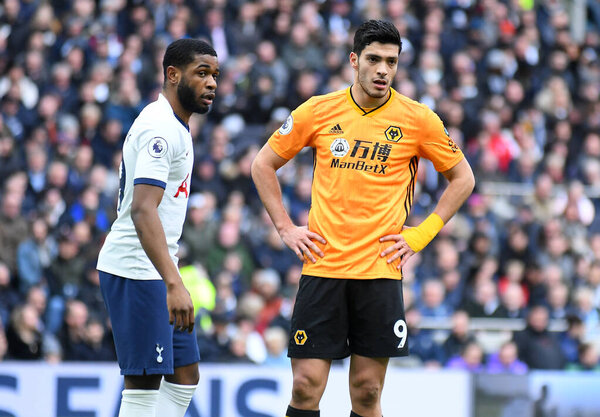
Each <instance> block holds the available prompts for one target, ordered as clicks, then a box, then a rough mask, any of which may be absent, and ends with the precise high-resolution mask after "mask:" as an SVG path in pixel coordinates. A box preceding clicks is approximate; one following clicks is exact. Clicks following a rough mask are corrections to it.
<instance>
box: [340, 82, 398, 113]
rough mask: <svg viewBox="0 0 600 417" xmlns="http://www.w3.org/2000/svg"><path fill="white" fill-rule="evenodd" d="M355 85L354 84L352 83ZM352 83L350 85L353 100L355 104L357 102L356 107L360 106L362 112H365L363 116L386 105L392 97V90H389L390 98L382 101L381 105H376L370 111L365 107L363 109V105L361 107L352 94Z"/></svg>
mask: <svg viewBox="0 0 600 417" xmlns="http://www.w3.org/2000/svg"><path fill="white" fill-rule="evenodd" d="M352 85H354V84H352ZM352 85H351V86H350V97H351V98H352V101H353V102H354V104H356V107H358V108H359V109H360V110H361V111H362V112H363V116H366V115H367V114H369V113H373V112H374V111H375V110H377V109H379V108H380V107H383V106H385V104H386V103H387V102H388V101H390V98H392V90H390V91H389V94H388V98H387V100H386V101H384V102H383V103H381V104H380V105H379V106H377V107H375V108H374V109H371V110H369V111H366V110H365V109H363V108H362V107H360V104H358V103H357V102H356V100H354V95H353V94H352Z"/></svg>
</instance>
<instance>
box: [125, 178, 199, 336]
mask: <svg viewBox="0 0 600 417" xmlns="http://www.w3.org/2000/svg"><path fill="white" fill-rule="evenodd" d="M163 194H164V190H163V189H162V188H160V187H156V186H154V185H147V184H138V185H136V186H135V187H134V189H133V202H132V205H131V219H132V220H133V224H134V225H135V230H136V232H137V235H138V238H139V239H140V243H141V244H142V248H143V249H144V251H145V252H146V255H148V258H149V259H150V261H151V262H152V264H153V265H154V267H155V268H156V270H157V271H158V273H159V274H160V276H161V277H162V279H163V281H164V282H165V285H166V287H167V308H168V309H169V322H170V323H171V324H175V328H176V329H181V330H184V329H185V330H187V331H188V332H190V333H191V332H192V330H193V329H194V305H193V303H192V298H191V297H190V294H189V292H188V291H187V289H186V288H185V286H184V285H183V282H182V281H181V276H180V275H179V271H178V270H177V267H176V266H175V264H174V263H173V260H172V259H171V256H170V255H169V249H168V247H167V239H166V237H165V232H164V230H163V227H162V223H161V222H160V218H159V216H158V205H159V204H160V201H161V200H162V197H163Z"/></svg>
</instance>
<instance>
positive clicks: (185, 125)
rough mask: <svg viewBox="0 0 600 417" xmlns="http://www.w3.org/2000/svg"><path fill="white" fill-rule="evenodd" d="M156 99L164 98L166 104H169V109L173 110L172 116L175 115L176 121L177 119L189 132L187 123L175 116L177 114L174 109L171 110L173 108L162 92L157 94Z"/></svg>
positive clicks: (161, 99)
mask: <svg viewBox="0 0 600 417" xmlns="http://www.w3.org/2000/svg"><path fill="white" fill-rule="evenodd" d="M158 99H159V100H160V101H163V100H164V102H165V104H166V105H167V106H169V108H170V109H171V111H172V112H173V116H175V118H176V119H177V121H179V123H181V124H182V125H183V127H185V130H187V131H188V132H189V131H190V127H189V126H188V125H187V123H186V122H184V121H183V120H181V118H180V117H179V116H177V114H176V113H175V111H174V110H173V108H172V107H171V103H169V100H167V98H166V97H165V96H164V95H163V94H162V93H159V94H158Z"/></svg>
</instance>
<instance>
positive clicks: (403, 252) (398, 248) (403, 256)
mask: <svg viewBox="0 0 600 417" xmlns="http://www.w3.org/2000/svg"><path fill="white" fill-rule="evenodd" d="M379 241H380V242H395V243H394V244H393V245H391V246H389V247H387V248H386V249H384V250H383V251H382V252H381V254H380V256H381V257H382V258H385V257H387V263H388V264H391V263H392V262H394V261H396V260H397V259H400V263H399V264H398V266H397V267H396V268H397V269H400V268H402V266H403V265H404V264H405V263H406V261H407V260H408V259H409V258H410V257H411V256H413V255H414V254H415V252H414V251H413V250H412V249H411V248H410V246H408V243H406V240H404V236H402V235H401V234H397V235H385V236H383V237H381V238H379Z"/></svg>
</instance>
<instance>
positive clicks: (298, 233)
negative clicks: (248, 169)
mask: <svg viewBox="0 0 600 417" xmlns="http://www.w3.org/2000/svg"><path fill="white" fill-rule="evenodd" d="M287 161H288V160H287V159H284V158H282V157H280V156H279V155H277V154H276V153H275V151H273V149H271V147H270V146H269V144H265V146H263V148H262V149H261V150H260V151H259V152H258V155H256V158H255V159H254V162H252V179H253V180H254V184H255V185H256V189H257V190H258V194H259V196H260V199H261V200H262V202H263V204H264V205H265V208H266V209H267V212H268V213H269V216H271V220H272V221H273V224H274V225H275V228H276V229H277V231H278V232H279V236H281V239H282V240H283V242H284V243H285V244H286V245H287V246H288V247H289V248H290V249H291V250H293V251H294V253H295V254H296V256H298V258H299V259H300V260H301V261H304V260H305V257H306V258H307V259H309V260H310V261H311V262H313V263H314V262H316V259H315V255H314V254H317V255H318V256H319V257H321V258H322V257H323V251H322V250H321V249H319V247H318V246H317V245H316V244H315V243H314V242H313V240H317V241H319V242H321V243H322V244H325V243H326V242H325V239H323V237H322V236H320V235H318V234H316V233H314V232H311V231H310V230H308V228H307V227H299V226H296V225H295V224H294V223H293V222H292V219H290V216H289V214H288V213H287V211H286V210H285V207H284V206H283V200H282V197H281V187H280V186H279V180H278V179H277V174H276V171H277V170H278V169H279V168H281V167H282V166H283V165H285V164H286V163H287Z"/></svg>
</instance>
